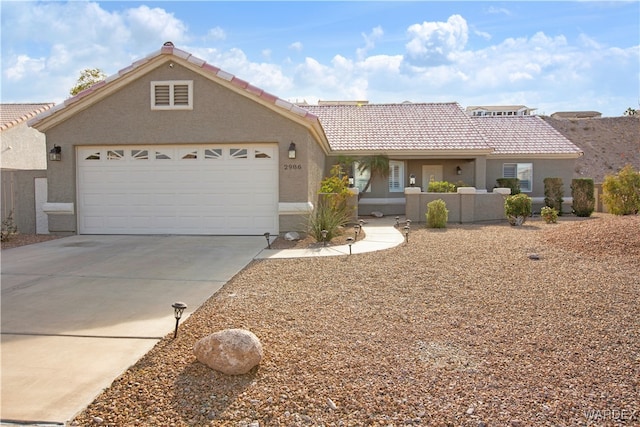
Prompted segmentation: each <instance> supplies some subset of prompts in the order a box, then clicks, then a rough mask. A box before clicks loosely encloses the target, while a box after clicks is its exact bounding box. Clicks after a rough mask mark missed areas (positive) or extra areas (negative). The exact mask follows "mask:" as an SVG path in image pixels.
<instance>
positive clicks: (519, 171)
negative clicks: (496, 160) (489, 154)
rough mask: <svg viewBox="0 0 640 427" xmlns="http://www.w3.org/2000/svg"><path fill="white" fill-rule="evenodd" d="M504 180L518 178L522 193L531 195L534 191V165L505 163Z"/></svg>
mask: <svg viewBox="0 0 640 427" xmlns="http://www.w3.org/2000/svg"><path fill="white" fill-rule="evenodd" d="M502 176H503V177H504V178H518V179H519V180H520V191H522V192H523V193H530V192H531V191H533V184H532V182H533V163H505V164H503V165H502Z"/></svg>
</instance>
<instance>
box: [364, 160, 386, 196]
mask: <svg viewBox="0 0 640 427" xmlns="http://www.w3.org/2000/svg"><path fill="white" fill-rule="evenodd" d="M358 170H359V171H360V172H365V171H369V180H368V181H367V185H365V186H364V188H363V189H362V191H361V192H359V193H358V200H360V198H361V197H362V195H363V194H364V193H365V192H366V191H367V190H368V189H369V187H371V181H373V180H374V179H375V178H378V177H379V178H383V179H386V178H388V177H389V157H387V156H386V155H384V154H378V155H375V156H367V157H363V158H361V159H360V160H359V161H358Z"/></svg>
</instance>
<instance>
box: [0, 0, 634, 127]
mask: <svg viewBox="0 0 640 427" xmlns="http://www.w3.org/2000/svg"><path fill="white" fill-rule="evenodd" d="M0 7H1V12H2V16H1V19H2V21H1V31H2V49H1V50H2V58H1V59H2V74H1V79H2V80H1V99H2V102H5V103H6V102H56V103H59V102H62V101H64V99H65V98H67V97H68V96H69V95H68V93H69V89H70V88H71V87H72V86H73V85H74V84H75V82H76V80H77V78H78V76H79V74H80V71H81V70H83V69H85V68H100V69H102V70H103V71H104V72H105V73H106V74H107V75H111V74H115V73H116V72H117V71H118V70H120V69H122V68H124V67H126V66H128V65H129V64H131V63H132V62H133V61H135V60H136V59H139V58H142V57H144V56H147V55H148V54H150V53H152V52H155V51H157V50H158V49H159V48H160V47H161V46H162V44H163V43H164V42H165V41H168V40H170V41H172V42H173V43H174V44H175V45H176V47H178V48H180V49H183V50H186V51H188V52H190V53H192V54H193V55H195V56H197V57H200V58H202V59H205V60H206V61H207V62H209V63H211V64H213V65H215V66H217V67H220V68H222V69H223V70H225V71H228V72H230V73H232V74H235V75H237V76H238V77H239V78H241V79H243V80H247V81H249V82H251V83H252V84H254V85H255V86H258V87H260V88H262V89H264V90H266V91H267V92H270V93H272V94H274V95H276V96H279V97H280V98H283V99H287V100H290V101H303V100H304V101H306V102H309V103H311V104H314V103H316V102H317V101H318V100H353V99H358V100H369V101H370V102H372V103H386V102H403V101H413V102H450V101H456V102H458V103H460V104H461V105H462V106H463V107H466V106H470V105H513V104H516V105H519V104H523V105H527V106H528V107H531V108H537V109H538V110H537V112H538V113H539V114H552V113H554V112H556V111H574V110H597V111H600V112H602V113H603V114H604V115H605V116H619V115H621V114H622V113H623V112H624V111H625V110H626V109H627V108H628V107H632V108H639V103H640V2H638V1H629V2H626V1H625V2H623V1H609V2H595V1H571V2H551V1H537V2H521V1H510V2H497V1H489V2H485V1H467V2H455V1H448V2H433V1H413V2H399V1H378V2H364V1H351V2H337V1H323V2H296V1H286V2H269V1H262V2H244V1H234V2H220V1H196V2H188V1H184V2H177V1H160V2H134V1H124V2H116V1H72V2H59V1H47V2H26V1H4V0H3V1H2V2H1V3H0Z"/></svg>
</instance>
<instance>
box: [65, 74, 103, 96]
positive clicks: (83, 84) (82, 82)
mask: <svg viewBox="0 0 640 427" xmlns="http://www.w3.org/2000/svg"><path fill="white" fill-rule="evenodd" d="M106 78H107V75H106V74H105V73H104V72H102V70H101V69H99V68H85V69H84V70H82V71H81V72H80V77H78V81H77V82H76V85H75V86H74V87H72V88H71V90H70V91H69V93H70V94H71V96H75V95H77V94H79V93H80V92H82V91H83V90H85V89H87V88H89V87H91V86H93V85H94V84H96V83H98V82H101V81H102V80H104V79H106Z"/></svg>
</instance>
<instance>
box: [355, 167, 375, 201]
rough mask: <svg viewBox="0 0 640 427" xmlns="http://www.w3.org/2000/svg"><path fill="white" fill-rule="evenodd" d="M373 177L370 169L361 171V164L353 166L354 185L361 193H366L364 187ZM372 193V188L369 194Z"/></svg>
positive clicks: (369, 189)
mask: <svg viewBox="0 0 640 427" xmlns="http://www.w3.org/2000/svg"><path fill="white" fill-rule="evenodd" d="M370 177H371V171H370V170H369V169H365V170H364V171H363V170H360V163H358V162H355V163H354V164H353V178H354V185H355V187H356V188H357V189H358V191H360V192H361V193H362V192H363V191H364V187H365V186H366V185H367V182H369V178H370ZM370 191H371V187H369V188H367V192H370Z"/></svg>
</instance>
